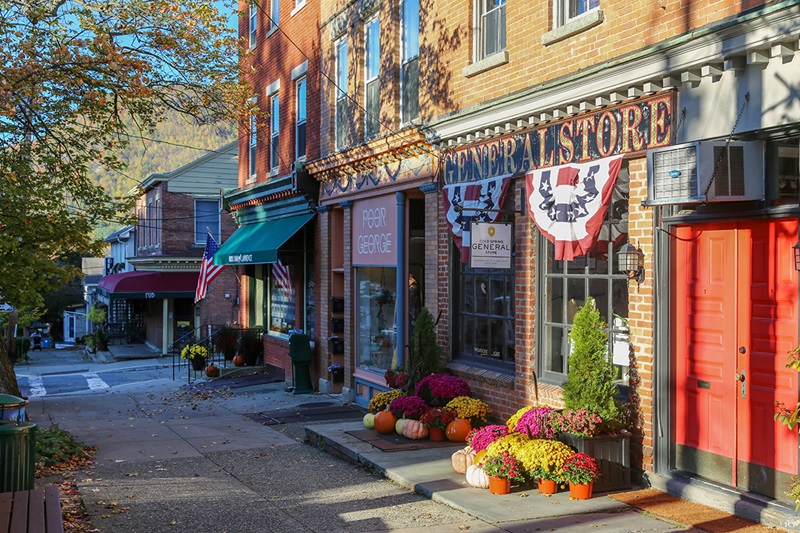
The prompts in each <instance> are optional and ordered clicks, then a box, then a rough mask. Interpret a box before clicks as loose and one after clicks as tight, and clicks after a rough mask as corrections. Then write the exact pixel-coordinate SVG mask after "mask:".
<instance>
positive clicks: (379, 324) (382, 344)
mask: <svg viewBox="0 0 800 533" xmlns="http://www.w3.org/2000/svg"><path fill="white" fill-rule="evenodd" d="M396 271H397V269H396V268H393V267H359V268H358V269H357V270H356V277H357V280H358V285H357V286H358V301H357V309H356V313H357V317H358V318H357V321H356V327H357V335H358V339H357V351H358V366H359V368H362V369H364V370H370V371H374V372H379V373H381V374H382V373H384V372H385V371H386V370H387V369H389V368H392V367H393V366H394V362H395V357H396V354H395V348H396V345H397V328H396V322H397V314H396V312H395V302H396V301H397V298H396V295H397V281H396Z"/></svg>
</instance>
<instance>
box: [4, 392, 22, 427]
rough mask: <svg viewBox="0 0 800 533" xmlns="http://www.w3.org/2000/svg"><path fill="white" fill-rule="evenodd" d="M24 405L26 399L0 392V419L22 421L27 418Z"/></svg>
mask: <svg viewBox="0 0 800 533" xmlns="http://www.w3.org/2000/svg"><path fill="white" fill-rule="evenodd" d="M26 405H28V400H24V399H22V398H17V397H16V396H12V395H11V394H0V420H13V421H15V422H24V421H25V420H27V417H26V416H25V406H26Z"/></svg>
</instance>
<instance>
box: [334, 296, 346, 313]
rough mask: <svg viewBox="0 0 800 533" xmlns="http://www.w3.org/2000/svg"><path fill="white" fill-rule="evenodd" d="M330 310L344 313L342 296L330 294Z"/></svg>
mask: <svg viewBox="0 0 800 533" xmlns="http://www.w3.org/2000/svg"><path fill="white" fill-rule="evenodd" d="M331 312H332V313H344V298H338V297H336V296H331Z"/></svg>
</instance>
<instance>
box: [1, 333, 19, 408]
mask: <svg viewBox="0 0 800 533" xmlns="http://www.w3.org/2000/svg"><path fill="white" fill-rule="evenodd" d="M0 329H2V328H0ZM0 335H2V332H0ZM0 394H12V395H14V396H22V394H21V393H20V391H19V385H18V384H17V375H16V374H14V366H13V365H12V364H11V359H9V358H8V352H6V343H5V341H4V340H3V339H2V338H0Z"/></svg>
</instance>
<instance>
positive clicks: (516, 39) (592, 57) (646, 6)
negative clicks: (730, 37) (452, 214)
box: [420, 0, 765, 119]
mask: <svg viewBox="0 0 800 533" xmlns="http://www.w3.org/2000/svg"><path fill="white" fill-rule="evenodd" d="M764 3H765V2H763V1H761V2H759V1H745V2H736V1H734V0H716V1H715V0H706V1H701V2H675V1H669V2H668V1H664V2H628V1H621V0H614V1H603V2H601V5H600V7H601V9H602V11H603V15H604V21H603V22H602V23H601V24H600V25H598V26H595V27H593V28H590V29H588V30H585V31H583V32H581V33H579V34H577V35H574V36H572V37H569V38H567V39H564V40H561V41H559V42H555V43H551V44H548V45H544V44H542V36H543V35H544V34H546V33H547V32H549V31H550V30H551V24H552V21H551V18H552V9H551V2H535V3H532V2H509V3H508V4H507V6H506V43H507V44H506V48H507V50H508V51H509V55H510V61H509V62H508V63H506V64H505V65H501V66H498V67H495V68H492V69H490V70H488V71H485V72H482V73H480V74H477V75H475V76H472V77H469V78H467V77H465V76H464V75H463V70H464V68H465V67H467V66H468V65H470V64H471V63H472V57H473V51H474V47H473V35H472V29H471V28H472V25H473V21H472V14H473V1H472V0H421V2H420V13H421V14H420V72H421V73H426V75H425V76H421V77H420V84H421V87H420V94H421V95H422V96H423V98H424V101H423V102H421V110H420V114H421V118H423V119H426V118H430V117H435V116H437V115H440V114H443V113H447V112H452V111H454V110H457V109H464V108H467V107H469V106H472V105H475V104H478V103H481V102H485V101H488V100H491V99H493V98H496V97H498V96H501V95H506V94H510V93H513V92H514V91H519V90H523V89H527V88H530V87H535V86H537V85H539V84H542V83H546V82H547V81H549V80H553V79H555V78H558V77H561V76H565V75H567V74H571V73H576V72H579V71H581V70H582V69H586V68H590V67H592V66H593V65H596V64H598V63H602V62H604V61H608V60H611V59H613V58H616V57H620V56H622V55H625V54H628V53H631V52H634V51H636V50H639V49H641V48H643V47H645V46H649V45H653V44H656V43H660V42H663V41H665V40H667V39H669V38H671V37H675V36H677V35H681V34H684V33H686V32H689V31H692V30H696V29H697V28H700V27H702V26H705V25H708V24H711V23H713V22H718V21H721V20H723V19H725V18H726V17H730V16H733V15H736V14H738V13H741V12H742V11H744V10H746V9H749V8H751V7H753V6H758V5H763V4H764Z"/></svg>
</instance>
